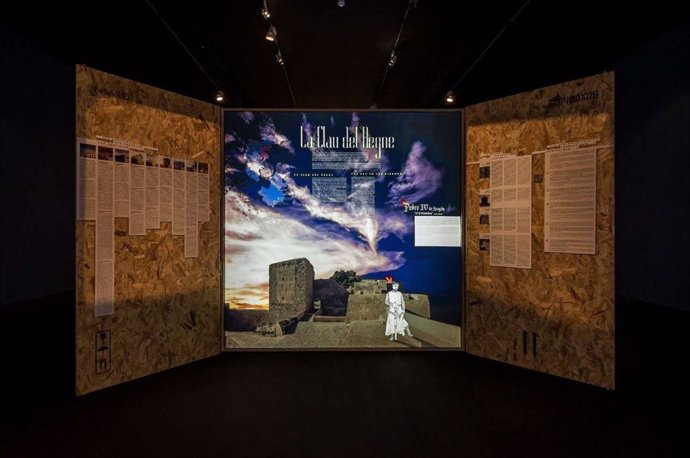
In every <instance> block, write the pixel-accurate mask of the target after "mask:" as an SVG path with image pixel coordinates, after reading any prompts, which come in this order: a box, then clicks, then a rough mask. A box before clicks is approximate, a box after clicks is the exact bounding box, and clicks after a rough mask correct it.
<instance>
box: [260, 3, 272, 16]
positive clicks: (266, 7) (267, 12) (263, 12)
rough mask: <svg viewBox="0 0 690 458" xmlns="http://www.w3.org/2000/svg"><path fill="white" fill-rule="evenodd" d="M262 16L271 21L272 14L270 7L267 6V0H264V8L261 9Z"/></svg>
mask: <svg viewBox="0 0 690 458" xmlns="http://www.w3.org/2000/svg"><path fill="white" fill-rule="evenodd" d="M261 15H262V16H263V17H264V19H269V18H270V17H271V12H270V11H268V5H266V0H264V6H263V7H262V8H261Z"/></svg>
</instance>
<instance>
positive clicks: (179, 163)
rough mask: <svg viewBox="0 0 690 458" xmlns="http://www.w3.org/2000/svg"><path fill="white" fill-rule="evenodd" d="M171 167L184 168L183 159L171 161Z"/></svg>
mask: <svg viewBox="0 0 690 458" xmlns="http://www.w3.org/2000/svg"><path fill="white" fill-rule="evenodd" d="M173 169H175V170H184V161H180V160H177V159H175V160H174V161H173Z"/></svg>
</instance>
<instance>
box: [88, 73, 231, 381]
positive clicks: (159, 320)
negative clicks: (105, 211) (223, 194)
mask: <svg viewBox="0 0 690 458" xmlns="http://www.w3.org/2000/svg"><path fill="white" fill-rule="evenodd" d="M97 135H101V136H107V137H112V138H115V139H121V140H126V141H129V142H132V143H135V144H140V145H143V146H150V147H156V148H159V153H160V154H163V155H167V156H172V157H177V158H188V159H191V158H194V159H195V160H199V161H203V162H208V163H209V174H210V175H209V179H210V221H209V222H204V223H199V256H198V257H197V258H188V259H186V258H185V257H184V237H183V236H173V235H171V223H169V222H165V223H161V227H160V229H159V230H147V231H146V235H145V236H129V235H127V225H128V220H127V218H115V314H114V315H112V316H107V317H96V316H95V315H94V285H95V283H94V282H95V278H94V254H95V253H94V250H95V233H94V232H95V223H94V222H85V221H77V223H76V245H77V249H76V251H77V253H76V256H77V269H76V270H77V279H76V288H77V313H76V358H77V379H76V391H77V393H78V394H83V393H88V392H91V391H94V390H97V389H100V388H104V387H107V386H110V385H115V384H117V383H121V382H124V381H127V380H132V379H135V378H138V377H142V376H144V375H147V374H151V373H154V372H158V371H161V370H164V369H168V368H171V367H174V366H178V365H181V364H185V363H188V362H191V361H195V360H198V359H202V358H206V357H209V356H212V355H215V354H217V353H219V350H220V342H221V336H220V281H221V278H220V277H221V275H220V271H221V268H220V267H221V265H220V246H219V243H220V231H219V217H220V216H219V215H220V196H219V189H220V182H219V180H220V110H219V109H218V108H217V107H215V106H213V105H211V104H208V103H203V102H200V101H197V100H193V99H190V98H187V97H183V96H180V95H177V94H173V93H170V92H166V91H163V90H160V89H157V88H154V87H151V86H147V85H144V84H140V83H136V82H134V81H130V80H127V79H123V78H119V77H116V76H113V75H109V74H107V73H102V72H99V71H96V70H93V69H90V68H88V67H84V66H78V67H77V137H87V138H96V136H97ZM100 330H107V331H110V347H111V355H110V356H111V364H110V369H109V370H107V371H105V372H104V373H97V371H96V335H97V333H98V332H99V331H100Z"/></svg>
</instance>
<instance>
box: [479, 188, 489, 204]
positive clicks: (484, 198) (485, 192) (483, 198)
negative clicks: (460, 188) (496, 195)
mask: <svg viewBox="0 0 690 458" xmlns="http://www.w3.org/2000/svg"><path fill="white" fill-rule="evenodd" d="M489 193H490V190H489V189H480V190H479V206H480V207H490V206H491V198H490V194H489Z"/></svg>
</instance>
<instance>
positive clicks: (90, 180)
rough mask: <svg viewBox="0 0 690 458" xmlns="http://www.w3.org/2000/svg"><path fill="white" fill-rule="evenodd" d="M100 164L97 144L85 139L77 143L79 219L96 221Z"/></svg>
mask: <svg viewBox="0 0 690 458" xmlns="http://www.w3.org/2000/svg"><path fill="white" fill-rule="evenodd" d="M97 177H98V162H97V160H96V143H95V142H93V141H91V140H87V139H85V138H79V139H78V141H77V219H78V220H83V221H95V219H96V188H97V182H98V181H97Z"/></svg>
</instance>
